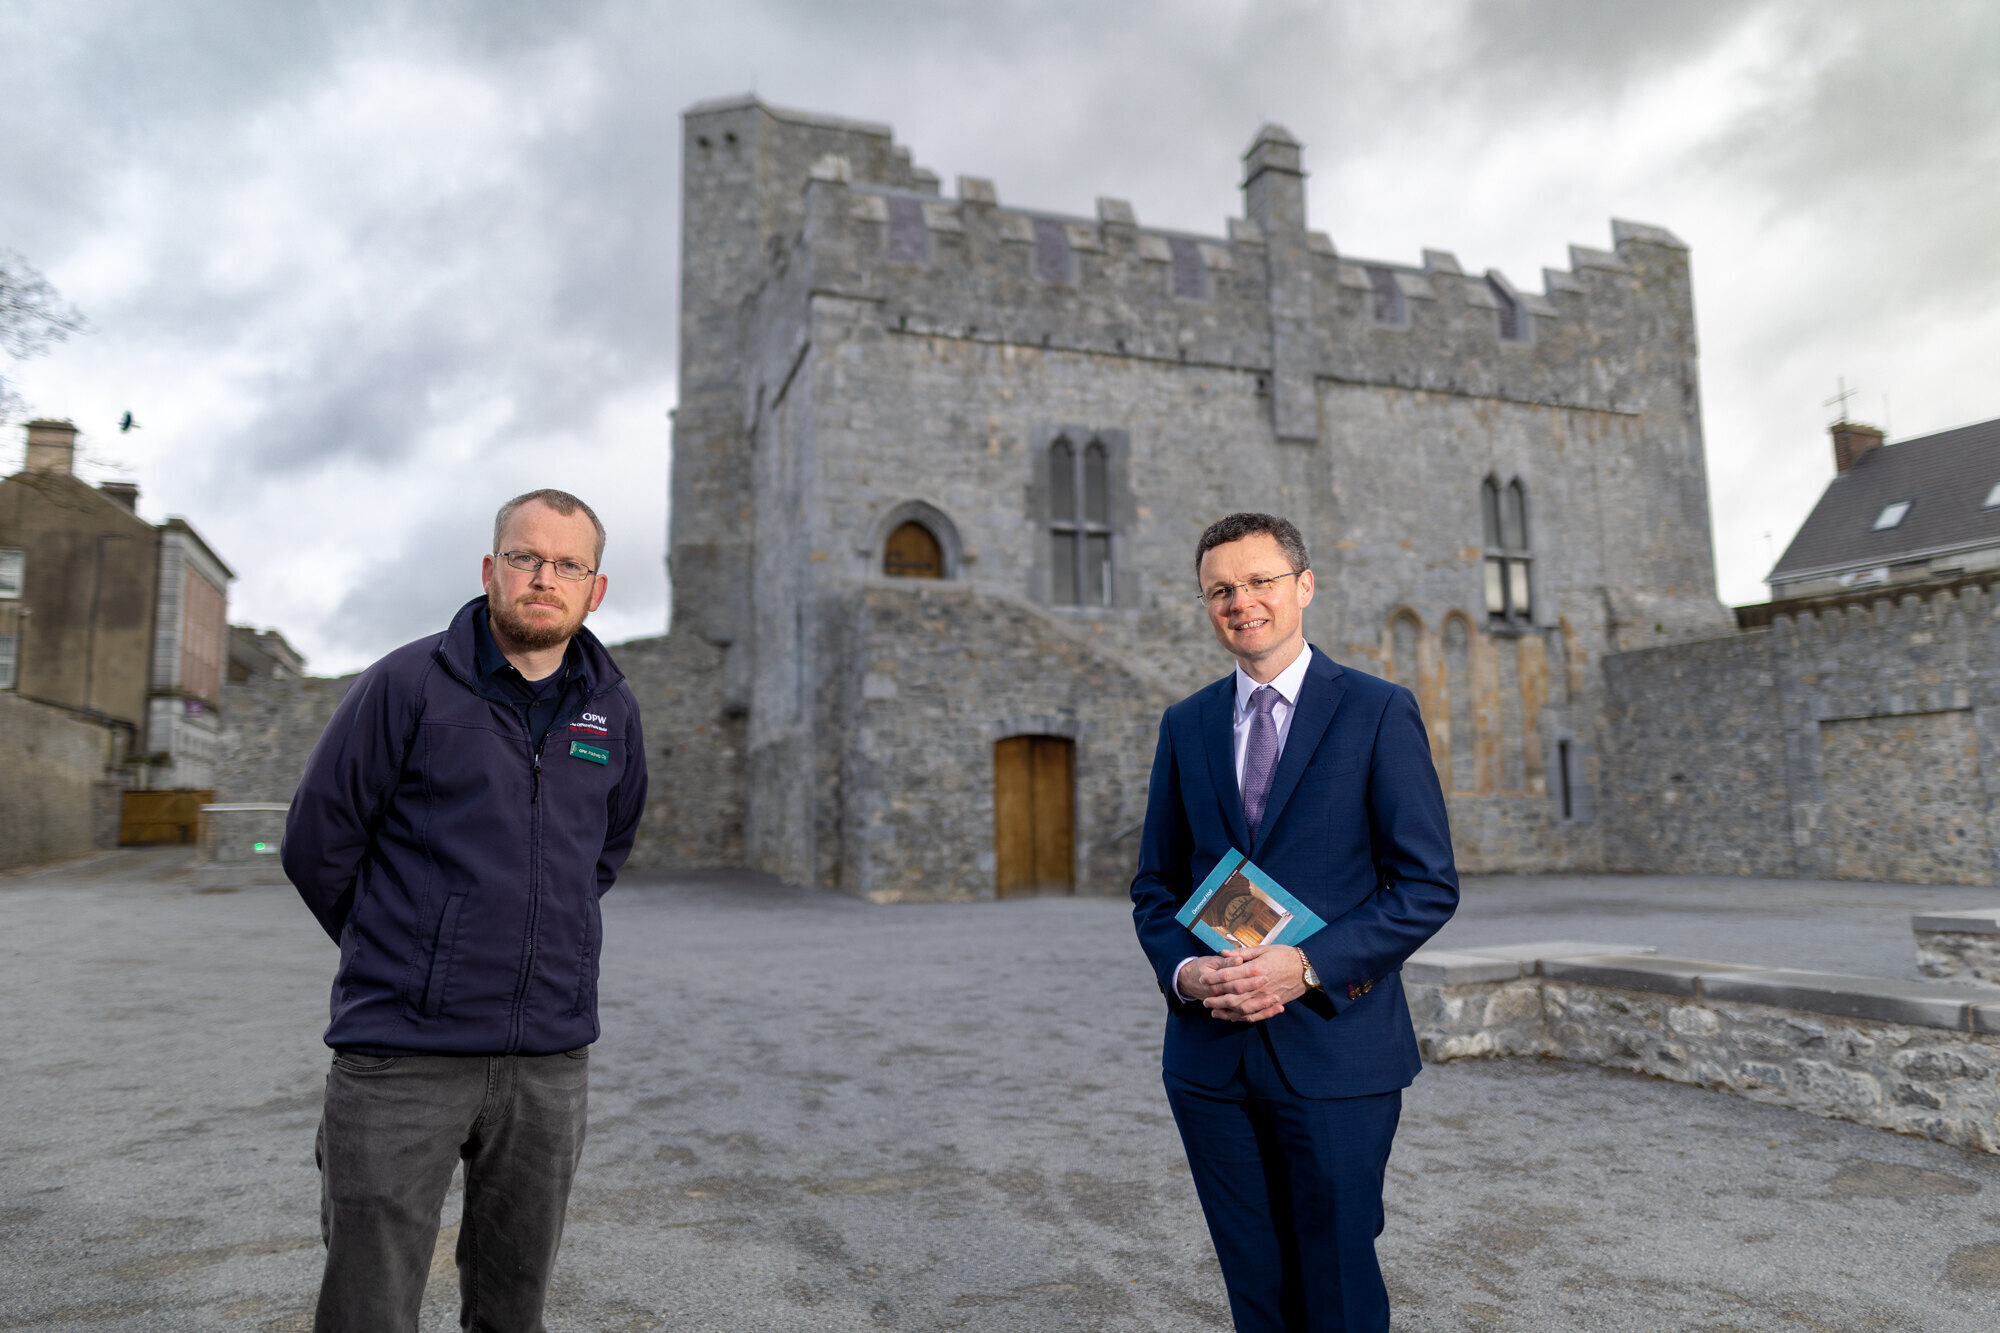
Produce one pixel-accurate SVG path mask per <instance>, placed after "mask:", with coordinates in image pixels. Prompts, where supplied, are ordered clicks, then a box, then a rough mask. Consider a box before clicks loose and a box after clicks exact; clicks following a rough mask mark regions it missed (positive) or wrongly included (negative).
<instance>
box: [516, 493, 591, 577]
mask: <svg viewBox="0 0 2000 1333" xmlns="http://www.w3.org/2000/svg"><path fill="white" fill-rule="evenodd" d="M535 500H540V501H541V502H542V503H543V504H545V505H547V506H548V507H549V508H551V509H553V510H555V511H556V512H557V513H558V514H561V515H562V516H563V517H564V518H568V517H569V516H570V515H571V514H577V513H580V514H582V515H583V516H584V517H585V518H587V519H589V520H590V526H591V527H593V528H595V529H597V553H596V554H595V555H593V556H591V557H590V559H591V562H592V563H593V564H599V565H601V564H603V563H604V524H603V522H602V521H601V520H600V519H599V518H598V517H597V511H596V510H594V509H592V508H591V507H590V506H589V505H587V504H585V503H584V502H583V501H581V500H579V499H577V498H576V497H575V496H574V495H571V494H570V493H569V492H568V491H558V490H555V489H553V488H552V487H546V486H545V487H543V488H542V489H541V490H539V491H529V492H528V493H527V494H526V495H517V496H515V497H514V498H513V499H511V500H509V501H508V502H507V503H506V504H503V505H501V506H500V512H499V513H497V514H495V515H494V516H493V554H495V555H498V554H500V535H501V533H503V532H505V531H506V530H507V520H508V519H510V518H512V517H514V511H515V510H516V509H519V508H520V507H521V506H522V505H524V504H528V503H530V502H531V501H535Z"/></svg>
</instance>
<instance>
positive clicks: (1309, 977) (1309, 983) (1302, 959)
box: [1292, 944, 1319, 990]
mask: <svg viewBox="0 0 2000 1333" xmlns="http://www.w3.org/2000/svg"><path fill="white" fill-rule="evenodd" d="M1292 948H1294V949H1297V950H1298V955H1299V966H1300V967H1302V968H1304V969H1305V973H1306V989H1307V990H1318V989H1319V973H1317V972H1315V971H1313V960H1312V959H1310V958H1308V957H1306V951H1305V950H1304V949H1300V948H1299V946H1298V945H1296V944H1294V945H1293V946H1292Z"/></svg>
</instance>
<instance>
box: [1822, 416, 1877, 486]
mask: <svg viewBox="0 0 2000 1333" xmlns="http://www.w3.org/2000/svg"><path fill="white" fill-rule="evenodd" d="M1827 429H1828V430H1830V431H1832V432H1833V465H1834V467H1836V468H1838V469H1839V470H1840V471H1842V472H1846V471H1848V470H1849V469H1851V468H1852V467H1853V466H1854V465H1855V464H1856V463H1858V462H1860V461H1861V456H1862V455H1863V454H1865V453H1867V452H1868V451H1869V450H1870V449H1880V448H1881V447H1882V432H1881V431H1879V430H1877V429H1876V428H1875V427H1873V426H1864V425H1862V424H1861V423H1860V422H1858V421H1849V420H1847V419H1846V418H1844V417H1843V418H1842V419H1841V420H1839V421H1836V422H1834V423H1833V424H1832V425H1831V426H1829V427H1827Z"/></svg>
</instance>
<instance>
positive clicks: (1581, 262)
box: [1569, 245, 1631, 279]
mask: <svg viewBox="0 0 2000 1333" xmlns="http://www.w3.org/2000/svg"><path fill="white" fill-rule="evenodd" d="M1569 267H1570V272H1571V273H1573V274H1574V275H1576V277H1577V278H1578V279H1581V278H1582V277H1583V275H1584V273H1585V272H1586V270H1590V271H1597V270H1601V271H1607V272H1612V273H1622V272H1625V271H1626V270H1627V269H1628V268H1630V267H1631V266H1630V265H1629V264H1627V263H1626V262H1625V261H1624V259H1623V258H1621V257H1620V256H1619V255H1618V254H1616V253H1615V252H1613V251H1610V250H1596V249H1593V248H1591V247H1590V246H1587V245H1572V246H1571V247H1570V248H1569Z"/></svg>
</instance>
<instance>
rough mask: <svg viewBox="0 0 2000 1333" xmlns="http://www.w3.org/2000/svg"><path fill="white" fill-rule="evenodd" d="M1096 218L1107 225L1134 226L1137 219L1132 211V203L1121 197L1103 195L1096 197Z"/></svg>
mask: <svg viewBox="0 0 2000 1333" xmlns="http://www.w3.org/2000/svg"><path fill="white" fill-rule="evenodd" d="M1097 220H1098V221H1099V222H1100V223H1102V224H1104V225H1105V226H1107V227H1136V226H1138V225H1139V220H1138V218H1137V217H1136V216H1134V214H1133V212H1132V205H1131V204H1130V203H1128V202H1127V201H1125V200H1123V199H1112V198H1109V197H1107V196H1105V195H1099V196H1098V198H1097Z"/></svg>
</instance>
